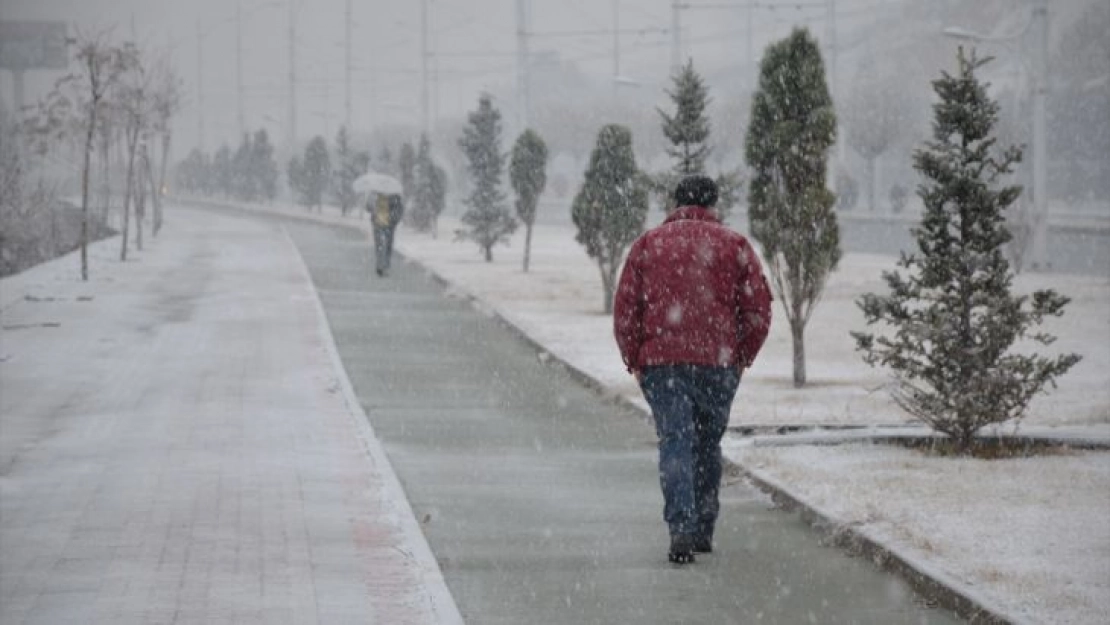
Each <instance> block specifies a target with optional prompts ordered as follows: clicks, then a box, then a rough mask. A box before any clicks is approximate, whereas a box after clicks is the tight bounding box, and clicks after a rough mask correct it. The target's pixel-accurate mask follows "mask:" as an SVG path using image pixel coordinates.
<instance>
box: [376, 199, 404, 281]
mask: <svg viewBox="0 0 1110 625" xmlns="http://www.w3.org/2000/svg"><path fill="white" fill-rule="evenodd" d="M371 198H375V196H373V195H372V196H371ZM368 209H369V210H370V221H371V223H372V225H373V230H374V256H375V269H376V271H377V273H378V275H379V276H384V275H386V274H387V273H389V263H390V260H392V258H393V234H394V231H396V229H397V224H399V223H401V217H403V216H404V214H405V205H404V203H403V202H402V201H401V196H400V195H396V194H388V195H387V194H384V193H379V194H377V195H376V199H373V200H372V203H371V204H370V206H369V207H368Z"/></svg>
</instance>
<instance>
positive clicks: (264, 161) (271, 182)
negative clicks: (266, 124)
mask: <svg viewBox="0 0 1110 625" xmlns="http://www.w3.org/2000/svg"><path fill="white" fill-rule="evenodd" d="M251 175H252V176H253V177H254V179H255V184H256V185H257V189H258V193H259V196H260V197H261V198H262V199H264V200H266V201H267V202H269V201H272V200H273V199H274V198H275V197H276V196H277V181H278V168H277V161H275V160H274V144H272V143H270V135H269V133H267V132H266V129H265V128H260V129H258V130H256V131H255V133H254V141H253V142H251Z"/></svg>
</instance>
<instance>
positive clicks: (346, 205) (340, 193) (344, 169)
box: [332, 126, 366, 217]
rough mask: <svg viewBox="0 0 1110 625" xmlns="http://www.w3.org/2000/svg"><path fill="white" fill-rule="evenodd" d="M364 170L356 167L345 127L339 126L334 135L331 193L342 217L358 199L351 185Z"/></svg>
mask: <svg viewBox="0 0 1110 625" xmlns="http://www.w3.org/2000/svg"><path fill="white" fill-rule="evenodd" d="M365 172H366V170H365V169H362V170H360V169H359V168H358V161H357V159H356V154H355V152H354V151H353V150H352V149H351V141H350V138H349V136H348V134H347V127H346V126H340V127H339V132H337V133H336V135H335V171H334V176H333V178H332V195H334V196H335V201H336V202H338V203H339V212H340V213H342V215H343V216H344V217H346V216H347V211H349V210H350V209H351V207H353V206H354V205H355V202H356V201H357V199H358V194H357V193H356V192H355V189H354V186H353V184H354V181H355V179H356V178H358V177H359V176H361V175H362V174H363V173H365Z"/></svg>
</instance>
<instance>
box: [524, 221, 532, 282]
mask: <svg viewBox="0 0 1110 625" xmlns="http://www.w3.org/2000/svg"><path fill="white" fill-rule="evenodd" d="M531 255H532V224H531V223H526V224H524V273H528V260H529V258H530V257H531Z"/></svg>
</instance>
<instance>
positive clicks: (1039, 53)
mask: <svg viewBox="0 0 1110 625" xmlns="http://www.w3.org/2000/svg"><path fill="white" fill-rule="evenodd" d="M1032 2H1033V11H1032V13H1031V14H1030V18H1029V21H1028V22H1027V23H1026V24H1025V26H1024V27H1023V28H1022V29H1021V30H1019V31H1018V32H1016V33H1012V34H1008V35H1005V36H987V35H981V34H978V33H974V32H971V31H969V30H966V29H964V28H960V27H957V26H952V27H948V28H945V29H944V30H943V31H942V32H943V33H944V35H945V36H948V37H953V38H956V39H968V40H971V41H979V42H985V43H1004V42H1008V41H1013V40H1015V39H1019V38H1022V37H1024V36H1025V35H1026V33H1027V32H1029V31H1030V30H1032V31H1033V35H1034V37H1035V38H1036V41H1035V42H1034V46H1035V48H1036V49H1035V50H1034V52H1033V71H1032V75H1033V76H1032V78H1033V80H1032V83H1033V84H1032V91H1033V224H1032V226H1033V248H1032V250H1031V255H1032V266H1033V268H1034V269H1042V270H1043V269H1047V268H1048V267H1050V266H1051V263H1049V262H1048V254H1047V252H1048V250H1047V247H1048V245H1047V243H1048V241H1047V239H1048V189H1047V182H1046V180H1047V175H1046V174H1047V167H1048V160H1047V150H1046V147H1045V98H1046V96H1047V92H1048V87H1047V85H1048V80H1047V66H1048V4H1047V0H1032ZM1034 25H1035V27H1034Z"/></svg>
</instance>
